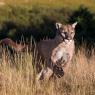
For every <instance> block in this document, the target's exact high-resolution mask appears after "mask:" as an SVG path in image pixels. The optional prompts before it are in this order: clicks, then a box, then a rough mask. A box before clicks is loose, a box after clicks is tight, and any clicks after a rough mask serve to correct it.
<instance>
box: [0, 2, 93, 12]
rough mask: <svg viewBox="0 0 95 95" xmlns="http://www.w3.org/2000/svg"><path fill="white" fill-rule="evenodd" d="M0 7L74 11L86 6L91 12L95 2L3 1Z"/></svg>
mask: <svg viewBox="0 0 95 95" xmlns="http://www.w3.org/2000/svg"><path fill="white" fill-rule="evenodd" d="M2 2H3V4H2ZM0 5H1V6H3V5H13V6H23V7H27V8H29V7H31V6H35V7H36V6H43V7H50V8H62V7H69V8H71V9H74V10H75V9H77V8H78V7H79V6H80V5H84V6H86V7H88V8H90V10H92V11H95V1H94V0H80V1H79V0H14V1H13V0H1V4H0Z"/></svg>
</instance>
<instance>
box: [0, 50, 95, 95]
mask: <svg viewBox="0 0 95 95" xmlns="http://www.w3.org/2000/svg"><path fill="white" fill-rule="evenodd" d="M14 55H15V58H14V59H13V58H12V55H10V53H9V52H8V53H7V52H4V49H3V55H2V56H1V59H0V60H1V62H0V63H1V64H0V94H1V95H39V94H40V95H94V94H95V90H94V89H95V64H94V63H95V61H94V59H95V56H94V55H93V56H92V57H91V58H90V59H87V57H86V56H85V54H84V48H82V49H81V50H79V51H78V53H77V54H76V55H75V56H74V58H73V60H72V64H71V65H70V68H69V69H68V72H67V73H66V74H65V76H64V77H62V78H60V79H58V80H53V79H52V80H51V81H49V82H45V81H43V82H42V84H41V85H39V84H38V83H37V82H36V76H37V74H36V73H35V69H34V67H33V64H35V62H36V61H37V60H35V61H34V59H35V57H34V58H33V55H32V53H28V52H25V53H21V54H14ZM12 62H14V65H13V63H12Z"/></svg>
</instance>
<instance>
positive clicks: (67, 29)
mask: <svg viewBox="0 0 95 95" xmlns="http://www.w3.org/2000/svg"><path fill="white" fill-rule="evenodd" d="M76 24H77V23H74V24H71V25H62V24H61V23H56V28H57V29H58V31H57V32H60V33H58V34H57V35H56V37H55V38H54V39H52V40H44V41H40V43H39V44H38V50H39V52H40V54H41V55H42V57H43V58H44V59H45V60H46V62H47V64H46V66H45V68H44V69H42V71H41V72H40V73H39V75H38V77H39V79H42V78H43V79H46V78H47V76H48V78H47V80H48V79H49V78H50V77H51V75H52V74H53V73H55V74H58V75H57V76H58V77H62V76H63V75H64V72H66V71H67V70H68V67H69V64H70V63H71V59H72V57H73V54H74V48H75V45H74V40H73V38H74V35H75V26H76ZM65 33H66V34H65ZM61 57H62V59H63V60H61ZM58 58H59V59H58ZM61 61H62V64H61V65H60V66H59V64H60V63H61ZM50 69H51V70H50ZM62 69H63V71H62ZM49 72H50V73H49ZM37 79H38V78H37Z"/></svg>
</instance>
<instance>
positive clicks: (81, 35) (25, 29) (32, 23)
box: [0, 0, 95, 49]
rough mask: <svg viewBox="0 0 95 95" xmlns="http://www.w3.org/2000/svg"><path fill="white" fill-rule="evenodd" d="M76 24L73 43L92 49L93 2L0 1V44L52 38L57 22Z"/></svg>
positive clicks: (94, 38)
mask: <svg viewBox="0 0 95 95" xmlns="http://www.w3.org/2000/svg"><path fill="white" fill-rule="evenodd" d="M75 21H77V22H78V25H77V27H76V35H75V42H76V45H77V47H78V48H79V47H80V46H81V45H83V44H85V46H86V48H89V49H91V48H92V47H94V46H95V0H0V40H1V39H3V38H6V37H8V38H11V39H13V40H14V41H18V42H19V41H20V40H21V37H24V39H25V41H26V42H28V41H29V40H30V38H31V36H32V37H33V38H34V39H35V40H36V41H39V40H41V39H44V38H50V39H52V38H54V37H55V35H56V28H55V23H56V22H62V23H63V24H67V23H70V24H71V23H74V22H75Z"/></svg>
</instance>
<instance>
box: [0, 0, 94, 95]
mask: <svg viewBox="0 0 95 95" xmlns="http://www.w3.org/2000/svg"><path fill="white" fill-rule="evenodd" d="M80 5H84V6H86V7H87V8H88V9H89V10H90V11H91V12H93V13H95V0H0V25H1V26H0V33H5V34H6V33H8V32H9V34H8V35H9V37H12V36H11V35H12V34H11V33H13V34H15V31H18V30H19V28H18V29H17V30H16V29H15V27H11V28H12V29H11V28H10V26H8V27H7V25H5V23H2V22H3V21H13V23H14V24H15V25H16V28H17V27H18V26H19V27H21V26H20V25H22V26H23V25H26V26H28V23H29V24H30V25H31V23H34V25H36V26H37V25H38V24H39V22H44V21H43V20H42V18H41V17H42V16H43V14H46V15H45V16H50V17H52V15H53V16H55V18H57V17H58V18H60V21H63V20H64V19H65V18H64V17H63V14H61V12H60V10H59V11H58V12H57V11H55V10H54V12H52V9H62V8H63V7H64V8H66V9H68V8H69V9H71V10H77V9H78V8H79V7H80ZM34 7H35V8H34ZM36 7H37V8H38V9H36ZM40 7H43V8H42V9H45V10H43V11H41V10H42V9H40ZM32 8H34V10H33V12H31V10H32ZM47 9H48V11H46V10H47ZM49 10H50V11H49ZM39 11H40V12H39ZM61 11H62V10H61ZM41 12H42V13H41ZM59 13H60V15H59ZM29 16H30V17H29ZM30 18H31V19H32V20H33V21H34V22H33V21H32V20H31V21H30ZM67 19H68V18H67ZM29 21H30V22H31V23H30V22H29ZM13 23H12V24H13ZM35 23H36V24H35ZM9 24H10V23H9ZM40 24H41V23H40ZM40 24H39V25H40ZM10 25H11V24H10ZM2 27H3V28H4V29H2ZM23 27H24V26H23ZM23 27H22V28H23ZM8 29H9V30H8ZM1 30H2V31H3V32H2V31H1ZM22 30H23V29H22ZM30 30H31V29H30ZM5 34H4V37H5ZM1 36H2V35H1ZM0 39H1V38H0ZM0 52H1V53H0V95H95V54H94V53H93V54H92V56H91V57H90V58H88V57H86V55H85V50H84V48H82V49H80V50H78V53H77V54H75V55H74V57H73V60H72V64H71V65H70V68H69V69H68V72H67V73H66V74H65V75H64V77H62V78H60V79H58V80H51V81H49V82H43V83H42V84H41V85H38V84H37V83H36V80H35V79H36V76H37V74H36V73H35V69H34V67H33V65H32V64H35V63H36V62H37V60H36V58H35V57H34V58H33V55H32V54H33V53H31V52H29V53H28V52H27V51H26V52H25V53H21V54H14V57H13V56H12V55H11V54H10V53H8V51H6V52H5V51H4V49H3V50H2V51H1V49H0ZM34 59H35V60H34Z"/></svg>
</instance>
